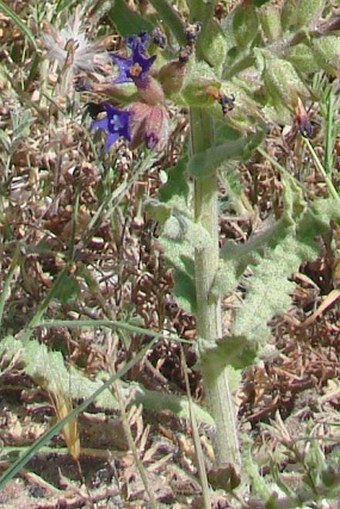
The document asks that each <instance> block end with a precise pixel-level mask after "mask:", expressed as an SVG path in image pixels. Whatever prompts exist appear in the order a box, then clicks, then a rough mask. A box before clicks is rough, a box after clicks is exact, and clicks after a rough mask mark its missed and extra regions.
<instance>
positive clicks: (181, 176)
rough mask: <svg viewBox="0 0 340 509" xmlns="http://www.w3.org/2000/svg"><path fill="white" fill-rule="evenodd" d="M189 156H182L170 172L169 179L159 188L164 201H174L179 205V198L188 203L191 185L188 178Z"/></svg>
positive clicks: (161, 198)
mask: <svg viewBox="0 0 340 509" xmlns="http://www.w3.org/2000/svg"><path fill="white" fill-rule="evenodd" d="M187 163H188V157H187V156H185V157H182V158H181V159H180V160H179V161H178V163H177V164H176V166H175V167H174V168H171V169H170V170H169V172H168V181H167V182H166V183H165V184H164V185H163V186H162V187H161V188H160V190H159V199H160V200H161V201H162V202H173V200H175V203H176V204H177V205H179V203H178V202H179V200H180V199H181V201H182V202H183V204H186V202H187V199H188V196H189V191H190V186H189V184H188V178H187V174H186V173H187Z"/></svg>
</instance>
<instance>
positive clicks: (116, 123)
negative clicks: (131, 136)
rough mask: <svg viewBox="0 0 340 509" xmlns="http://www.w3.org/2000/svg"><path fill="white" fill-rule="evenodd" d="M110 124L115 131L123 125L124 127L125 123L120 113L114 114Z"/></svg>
mask: <svg viewBox="0 0 340 509" xmlns="http://www.w3.org/2000/svg"><path fill="white" fill-rule="evenodd" d="M110 125H111V126H112V128H113V130H114V131H118V130H119V129H120V128H121V127H124V124H123V123H122V121H121V119H120V118H119V116H118V115H113V117H112V118H111V119H110Z"/></svg>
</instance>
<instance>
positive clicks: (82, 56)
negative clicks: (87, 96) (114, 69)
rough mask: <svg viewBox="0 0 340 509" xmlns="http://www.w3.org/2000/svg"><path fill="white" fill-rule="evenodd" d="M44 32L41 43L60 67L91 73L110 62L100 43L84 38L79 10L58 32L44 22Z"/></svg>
mask: <svg viewBox="0 0 340 509" xmlns="http://www.w3.org/2000/svg"><path fill="white" fill-rule="evenodd" d="M44 32H45V33H44V35H43V41H44V45H45V48H46V49H47V51H48V56H49V58H50V59H51V60H57V61H58V62H59V63H60V65H61V66H62V67H64V66H65V67H72V69H73V71H74V72H77V71H85V72H93V71H95V70H96V69H100V68H102V67H103V66H104V65H105V64H107V63H109V62H110V58H109V56H108V53H107V51H105V49H103V47H102V41H98V42H91V41H89V39H88V38H87V37H86V34H85V30H84V27H83V24H82V20H81V11H80V10H79V9H77V10H76V12H75V14H74V16H72V18H71V19H70V21H69V22H68V24H67V26H65V27H64V28H62V29H61V30H60V31H59V30H57V29H56V28H54V27H52V26H51V25H50V24H49V23H48V22H47V21H46V22H45V23H44Z"/></svg>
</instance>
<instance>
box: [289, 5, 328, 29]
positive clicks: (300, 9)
mask: <svg viewBox="0 0 340 509" xmlns="http://www.w3.org/2000/svg"><path fill="white" fill-rule="evenodd" d="M324 6H325V0H298V2H297V6H296V26H297V28H300V27H303V26H307V25H309V24H310V23H312V22H313V21H317V20H318V19H319V18H320V16H321V14H322V11H323V9H324Z"/></svg>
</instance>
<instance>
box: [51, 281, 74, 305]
mask: <svg viewBox="0 0 340 509" xmlns="http://www.w3.org/2000/svg"><path fill="white" fill-rule="evenodd" d="M79 294H80V286H79V283H78V281H77V279H76V278H75V277H74V276H66V275H65V276H64V278H63V280H62V283H61V284H60V285H59V286H58V289H57V291H56V292H55V294H54V298H55V299H57V300H59V301H60V302H61V303H62V304H66V302H68V301H69V300H75V299H76V298H77V297H78V296H79Z"/></svg>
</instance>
